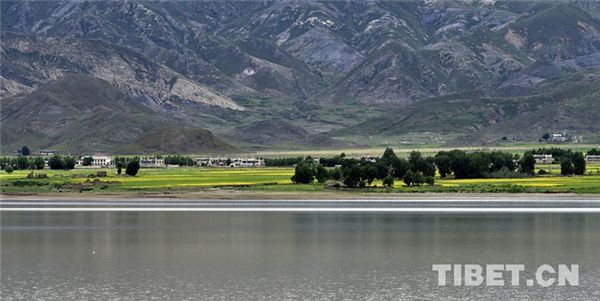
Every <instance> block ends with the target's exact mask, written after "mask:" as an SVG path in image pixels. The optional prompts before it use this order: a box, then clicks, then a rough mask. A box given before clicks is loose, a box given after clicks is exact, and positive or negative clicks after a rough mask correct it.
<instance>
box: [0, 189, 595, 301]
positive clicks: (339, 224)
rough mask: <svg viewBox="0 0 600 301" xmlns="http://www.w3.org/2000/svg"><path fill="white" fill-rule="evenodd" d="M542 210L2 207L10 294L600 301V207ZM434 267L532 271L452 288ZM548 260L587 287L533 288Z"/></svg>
mask: <svg viewBox="0 0 600 301" xmlns="http://www.w3.org/2000/svg"><path fill="white" fill-rule="evenodd" d="M529 202H530V203H535V202H536V200H530V201H529ZM530 203H527V202H517V200H510V199H509V200H502V201H498V202H497V203H496V204H494V203H492V204H490V202H487V203H486V205H485V206H481V203H480V202H475V203H474V202H473V200H469V199H465V200H462V199H454V200H450V201H445V200H443V199H438V200H433V201H428V200H420V199H416V200H408V201H407V200H394V201H381V200H374V201H364V200H363V201H333V200H331V201H290V202H286V201H277V200H276V201H267V200H257V201H240V200H232V201H206V202H204V201H203V202H202V204H199V203H198V202H197V201H193V200H143V199H141V200H94V201H89V200H72V201H52V200H33V201H30V200H27V201H19V200H11V201H6V200H3V204H2V212H1V261H2V262H1V272H2V279H1V283H2V290H1V299H2V300H419V299H421V300H506V299H514V300H541V299H544V300H600V214H598V212H597V211H595V210H596V209H597V207H598V206H597V200H586V199H580V200H575V201H570V200H569V201H565V200H554V201H551V202H549V203H547V206H545V207H544V208H546V209H547V208H554V209H557V210H555V211H552V210H546V211H544V210H541V211H535V210H534V209H535V208H534V206H533V205H532V204H530ZM456 204H459V205H460V206H459V207H460V208H464V209H465V210H447V211H446V212H444V211H437V209H439V208H446V209H448V208H456V207H457V205H456ZM583 205H588V208H590V207H591V208H592V210H590V211H589V212H587V211H585V210H576V209H577V208H582V206H583ZM11 208H12V209H11ZM57 208H58V209H57ZM411 208H412V209H414V210H410V209H411ZM418 208H429V209H430V210H422V211H419V210H416V209H418ZM469 208H470V209H469ZM502 208H504V209H506V208H509V209H510V208H516V209H515V210H499V209H502ZM519 208H520V209H523V211H522V212H519V211H518V210H517V209H519ZM593 208H596V209H593ZM53 209H57V211H51V210H53ZM361 209H362V210H361ZM434 209H435V210H434ZM434 264H461V265H465V264H475V265H480V266H482V267H483V268H484V269H485V267H486V265H488V264H505V265H506V264H522V265H524V266H525V270H524V271H523V272H522V274H521V276H520V280H521V283H520V284H519V285H517V286H512V285H510V279H511V278H510V275H509V274H508V273H504V274H503V276H502V278H503V279H504V280H506V283H507V284H506V285H503V286H498V287H490V286H486V285H485V282H484V284H482V285H478V286H464V285H461V286H455V285H453V283H452V281H448V284H447V285H446V286H439V285H438V274H437V272H435V271H433V270H432V265H434ZM543 264H549V265H551V266H553V267H557V266H558V265H559V264H565V265H572V264H577V265H578V266H579V272H578V281H579V282H578V285H576V286H573V285H571V284H567V285H566V286H558V285H556V284H555V285H551V286H549V287H542V286H541V285H539V284H538V283H536V284H535V285H534V286H527V285H526V280H527V279H535V278H536V276H535V273H536V270H537V268H538V267H539V266H541V265H543ZM448 276H449V279H452V277H451V276H452V273H449V274H448ZM546 276H547V275H546Z"/></svg>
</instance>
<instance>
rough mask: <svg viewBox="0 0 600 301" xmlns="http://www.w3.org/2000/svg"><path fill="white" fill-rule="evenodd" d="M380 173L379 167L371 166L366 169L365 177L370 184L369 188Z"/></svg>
mask: <svg viewBox="0 0 600 301" xmlns="http://www.w3.org/2000/svg"><path fill="white" fill-rule="evenodd" d="M377 175H378V172H377V167H375V166H373V165H371V166H367V167H366V168H365V177H366V178H367V183H368V184H369V186H371V183H373V180H375V178H377Z"/></svg>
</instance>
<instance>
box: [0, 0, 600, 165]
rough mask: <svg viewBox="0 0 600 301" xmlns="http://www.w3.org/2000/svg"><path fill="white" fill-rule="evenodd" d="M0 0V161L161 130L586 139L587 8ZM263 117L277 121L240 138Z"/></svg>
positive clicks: (269, 143)
mask: <svg viewBox="0 0 600 301" xmlns="http://www.w3.org/2000/svg"><path fill="white" fill-rule="evenodd" d="M0 6H1V7H0V9H1V16H0V17H1V18H2V24H1V28H0V30H1V44H0V45H1V50H0V55H1V56H2V57H1V63H2V64H1V67H0V97H2V119H1V120H2V129H1V130H2V139H1V142H2V149H1V151H2V152H3V153H7V152H9V151H12V150H13V149H17V148H20V146H22V145H23V144H27V145H29V146H30V147H33V148H57V149H60V150H63V151H65V152H77V151H84V150H85V151H105V152H106V151H109V152H110V151H117V150H120V149H123V148H124V147H126V146H127V145H129V144H132V143H133V144H135V145H137V146H136V147H133V148H132V147H129V148H127V149H135V150H140V151H141V150H143V147H142V146H143V145H153V143H149V142H148V139H149V138H148V135H149V134H148V133H151V132H153V131H156V130H160V129H164V128H165V126H166V125H169V126H170V127H177V128H180V129H182V130H180V132H185V133H190V129H207V130H209V131H210V132H212V133H214V134H215V135H216V136H218V137H221V138H223V139H224V141H221V142H223V143H224V144H226V143H230V144H233V145H235V146H237V147H242V148H249V149H252V148H265V147H266V148H269V147H275V148H276V147H277V145H278V144H277V143H280V144H281V143H283V144H281V147H282V148H283V147H288V148H289V147H290V143H289V141H292V142H293V141H304V142H306V141H328V142H327V143H326V145H321V146H323V147H328V146H329V147H336V146H339V145H340V143H341V142H343V141H339V140H344V141H348V140H352V139H353V137H357V136H364V135H367V136H379V137H402V136H403V135H407V134H409V133H415V132H434V133H436V134H439V135H442V136H444V135H445V136H447V138H448V139H446V140H448V141H449V144H493V143H496V142H497V141H499V140H500V138H501V137H503V136H508V135H510V136H512V137H517V138H520V139H524V140H528V139H529V140H532V139H536V138H539V137H541V135H542V134H543V133H544V132H549V131H568V132H571V133H577V134H580V135H585V137H586V140H587V141H591V142H598V141H600V137H599V136H598V135H597V130H599V129H600V127H599V126H598V122H597V121H596V119H597V115H598V113H600V109H599V107H598V102H597V100H596V99H597V96H598V91H599V90H598V88H599V85H600V84H599V83H598V79H599V78H600V21H599V19H598V16H600V3H598V2H595V1H543V0H540V1H493V0H480V1H478V0H469V1H466V0H465V1H459V0H455V1H442V0H440V1H435V0H425V1H373V0H362V1H358V0H357V1H316V0H295V1H291V0H290V1H287V0H279V1H2V2H1V3H0ZM265 121H268V123H266V124H267V125H272V124H275V125H278V126H269V127H264V126H262V127H261V132H260V133H259V134H256V135H254V134H253V133H251V132H250V133H249V132H248V131H249V130H252V129H253V128H257V125H261V124H262V125H264V123H260V122H265ZM282 124H285V125H282ZM253 125H254V127H253ZM265 128H266V129H267V130H266V131H267V132H265ZM269 128H270V129H271V130H272V133H269V132H268V131H269ZM183 129H187V130H183ZM304 131H305V132H304ZM211 135H212V134H211ZM154 136H155V137H160V136H161V135H150V137H154ZM192 136H193V137H196V138H190V139H205V138H206V135H200V134H198V135H191V136H190V137H192ZM252 137H256V139H255V140H252ZM272 137H277V138H276V139H274V138H272ZM325 137H327V138H326V139H325ZM469 137H471V138H469ZM214 138H215V139H219V138H216V137H214ZM331 138H335V139H338V140H335V139H331ZM211 139H212V138H211ZM282 139H283V140H282ZM142 141H145V142H144V143H142ZM136 143H137V144H136ZM200 144H202V143H200ZM200 144H198V145H200ZM224 144H221V143H214V144H211V143H208V144H206V145H214V147H213V149H214V150H219V149H220V148H221V147H224V151H225V149H226V150H227V151H232V149H234V148H235V147H231V146H226V147H225V146H224ZM293 144H294V143H292V145H293ZM300 144H302V143H299V144H298V145H300ZM342 144H343V143H342ZM82 145H84V146H82ZM304 145H305V146H306V147H310V144H306V143H304ZM321 146H320V147H321ZM140 147H142V148H140ZM230 147H231V148H230ZM177 149H181V148H177ZM177 149H172V148H170V149H169V150H168V151H173V152H175V153H176V152H178V151H177ZM209 150H211V149H206V151H209ZM188 151H190V150H186V152H188Z"/></svg>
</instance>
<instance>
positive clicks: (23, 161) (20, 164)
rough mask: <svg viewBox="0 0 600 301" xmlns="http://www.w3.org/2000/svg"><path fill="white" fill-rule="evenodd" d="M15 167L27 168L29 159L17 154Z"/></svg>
mask: <svg viewBox="0 0 600 301" xmlns="http://www.w3.org/2000/svg"><path fill="white" fill-rule="evenodd" d="M16 163H17V169H19V170H24V169H28V168H29V160H28V159H27V157H25V156H18V157H17V160H16Z"/></svg>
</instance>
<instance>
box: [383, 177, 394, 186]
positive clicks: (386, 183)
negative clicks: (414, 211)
mask: <svg viewBox="0 0 600 301" xmlns="http://www.w3.org/2000/svg"><path fill="white" fill-rule="evenodd" d="M383 186H386V187H393V186H394V177H392V176H387V177H385V179H383Z"/></svg>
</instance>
